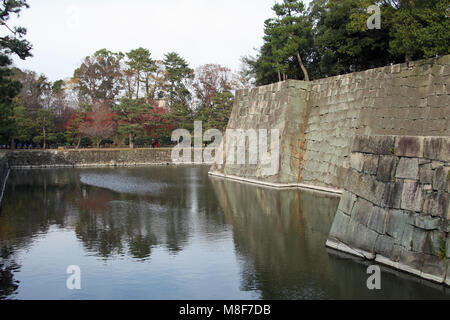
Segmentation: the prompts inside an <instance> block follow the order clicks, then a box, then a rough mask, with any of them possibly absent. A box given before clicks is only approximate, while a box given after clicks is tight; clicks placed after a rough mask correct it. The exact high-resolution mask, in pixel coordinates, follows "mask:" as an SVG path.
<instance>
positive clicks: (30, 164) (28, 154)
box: [8, 148, 172, 169]
mask: <svg viewBox="0 0 450 320" xmlns="http://www.w3.org/2000/svg"><path fill="white" fill-rule="evenodd" d="M171 153H172V149H169V148H167V149H166V148H164V149H105V150H99V149H93V150H89V149H82V150H64V151H56V150H49V151H15V152H10V153H8V159H9V164H10V165H11V168H12V169H33V168H52V167H90V166H112V167H114V166H139V165H156V164H159V165H167V164H171V163H172V159H171Z"/></svg>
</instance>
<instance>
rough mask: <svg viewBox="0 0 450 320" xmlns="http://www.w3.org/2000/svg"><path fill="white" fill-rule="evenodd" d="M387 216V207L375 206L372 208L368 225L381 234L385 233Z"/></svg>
mask: <svg viewBox="0 0 450 320" xmlns="http://www.w3.org/2000/svg"><path fill="white" fill-rule="evenodd" d="M387 217H388V212H387V209H385V208H380V207H377V206H375V207H373V209H372V212H371V214H370V217H369V221H368V223H367V226H368V227H369V228H370V229H372V230H374V231H376V232H377V233H379V234H385V233H386V221H387Z"/></svg>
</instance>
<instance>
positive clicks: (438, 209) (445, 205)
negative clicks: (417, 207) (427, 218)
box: [423, 191, 450, 219]
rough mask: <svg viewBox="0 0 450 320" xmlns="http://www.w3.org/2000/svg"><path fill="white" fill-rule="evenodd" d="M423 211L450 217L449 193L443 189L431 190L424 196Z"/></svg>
mask: <svg viewBox="0 0 450 320" xmlns="http://www.w3.org/2000/svg"><path fill="white" fill-rule="evenodd" d="M423 213H425V214H429V215H432V216H434V217H442V218H444V219H450V216H449V194H448V193H446V192H443V191H439V192H431V193H429V194H427V195H426V196H425V203H424V205H423Z"/></svg>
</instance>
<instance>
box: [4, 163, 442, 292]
mask: <svg viewBox="0 0 450 320" xmlns="http://www.w3.org/2000/svg"><path fill="white" fill-rule="evenodd" d="M208 170H209V168H208V167H146V168H115V169H106V168H105V169H52V170H33V171H12V172H11V175H10V177H9V180H8V184H7V188H6V191H5V198H4V202H3V204H2V211H1V213H0V250H1V251H0V254H1V259H0V299H450V289H449V288H446V287H444V286H441V285H437V284H433V283H431V282H428V281H425V280H421V279H418V278H415V277H413V276H409V275H407V274H404V273H402V272H399V271H395V270H392V269H389V268H382V278H381V281H382V282H381V283H382V290H379V291H370V290H368V289H367V286H366V281H367V278H368V277H369V275H368V274H367V267H368V266H369V265H370V262H365V261H362V260H360V259H358V258H355V257H351V256H348V255H345V254H341V253H338V252H336V251H333V250H330V249H326V248H325V242H326V240H327V237H328V235H329V231H330V227H331V224H332V222H333V218H334V215H335V213H336V209H337V206H338V204H339V198H338V197H335V196H331V195H327V194H322V193H313V192H309V191H300V190H275V189H267V188H261V187H258V186H252V185H247V184H241V183H238V182H232V181H226V180H222V179H219V178H211V177H208ZM70 265H77V266H79V267H80V269H81V290H68V289H67V287H66V280H67V278H68V276H69V275H67V274H66V269H67V267H68V266H70Z"/></svg>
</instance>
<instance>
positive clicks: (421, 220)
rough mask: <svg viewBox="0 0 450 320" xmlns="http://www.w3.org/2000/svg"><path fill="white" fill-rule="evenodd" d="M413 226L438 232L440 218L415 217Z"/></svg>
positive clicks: (440, 223)
mask: <svg viewBox="0 0 450 320" xmlns="http://www.w3.org/2000/svg"><path fill="white" fill-rule="evenodd" d="M414 225H415V226H416V227H418V228H420V229H423V230H427V231H431V230H438V229H439V228H440V227H441V225H442V220H441V218H440V217H432V216H424V215H420V214H418V215H416V216H415V221H414Z"/></svg>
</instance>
